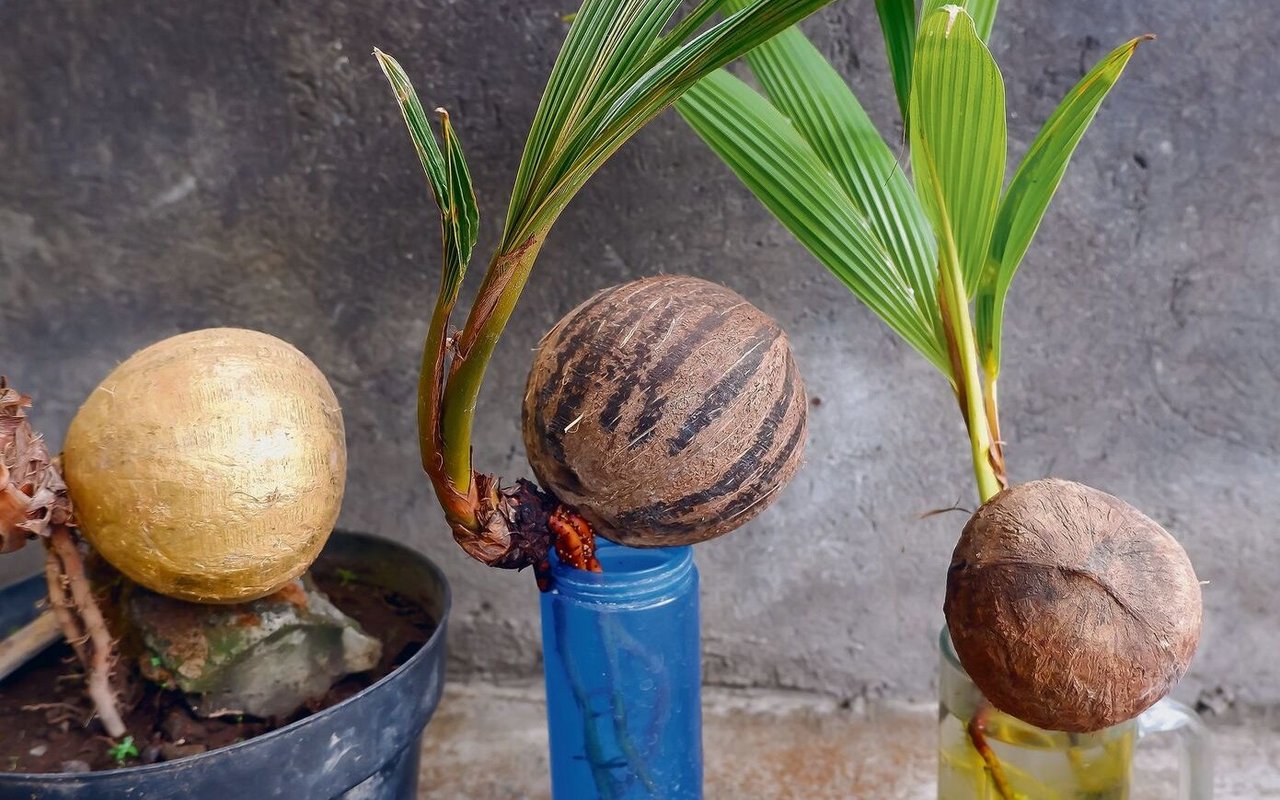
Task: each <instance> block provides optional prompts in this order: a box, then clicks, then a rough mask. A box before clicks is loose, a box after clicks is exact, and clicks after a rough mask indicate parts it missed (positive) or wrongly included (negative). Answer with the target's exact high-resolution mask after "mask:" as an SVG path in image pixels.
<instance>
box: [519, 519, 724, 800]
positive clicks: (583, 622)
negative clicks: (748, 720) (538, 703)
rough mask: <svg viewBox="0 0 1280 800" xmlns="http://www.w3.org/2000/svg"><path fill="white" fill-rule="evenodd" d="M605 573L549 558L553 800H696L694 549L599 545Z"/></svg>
mask: <svg viewBox="0 0 1280 800" xmlns="http://www.w3.org/2000/svg"><path fill="white" fill-rule="evenodd" d="M600 545H601V546H600V548H599V550H598V551H597V557H598V558H599V560H600V565H601V567H602V568H603V569H604V572H603V574H597V573H590V572H582V571H580V570H575V569H572V568H570V567H566V566H564V565H562V564H560V563H559V562H555V561H554V560H553V564H552V577H553V579H554V581H555V588H554V589H553V590H552V591H550V592H547V593H545V594H543V595H542V652H543V660H544V669H545V672H546V679H547V724H548V728H549V732H550V735H551V788H552V796H553V797H554V798H555V800H640V799H641V798H644V800H650V798H655V799H656V798H662V800H699V798H701V797H702V706H701V702H702V700H701V698H702V695H701V682H702V666H701V660H700V654H699V640H698V569H697V567H695V566H694V563H693V549H692V548H690V547H673V548H661V549H637V548H630V547H621V546H619V545H615V544H611V543H609V542H605V541H601V542H600Z"/></svg>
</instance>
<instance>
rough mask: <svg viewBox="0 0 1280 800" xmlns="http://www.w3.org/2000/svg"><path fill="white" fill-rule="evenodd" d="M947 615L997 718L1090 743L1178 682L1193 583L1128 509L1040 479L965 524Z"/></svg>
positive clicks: (1196, 593)
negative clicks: (1087, 736)
mask: <svg viewBox="0 0 1280 800" xmlns="http://www.w3.org/2000/svg"><path fill="white" fill-rule="evenodd" d="M945 611H946V616H947V627H948V629H949V630H950V632H951V639H952V641H953V643H954V644H955V650H956V655H957V656H959V658H960V663H961V664H963V665H964V668H965V671H966V672H968V673H969V677H970V678H972V679H973V682H974V683H975V684H976V685H977V686H978V688H979V689H981V690H982V693H983V694H984V695H986V697H987V698H988V699H989V700H990V701H991V702H992V704H994V705H995V706H996V708H998V709H1000V710H1001V711H1004V712H1006V713H1008V714H1012V715H1013V716H1015V717H1018V718H1020V719H1022V720H1025V721H1026V722H1029V723H1031V724H1032V725H1036V726H1038V727H1041V728H1046V729H1051V730H1062V731H1070V732H1076V733H1087V732H1090V731H1096V730H1100V729H1102V728H1106V727H1109V726H1111V725H1115V724H1117V723H1120V722H1123V721H1125V720H1127V719H1131V718H1133V717H1135V716H1137V715H1138V714H1139V713H1141V712H1142V711H1143V710H1144V709H1146V708H1147V707H1149V706H1150V705H1152V704H1153V703H1155V702H1156V701H1157V700H1159V699H1160V698H1162V697H1164V696H1165V695H1166V694H1168V693H1169V691H1170V690H1171V689H1172V688H1173V686H1174V684H1176V683H1177V682H1178V680H1179V679H1180V678H1181V677H1182V675H1183V674H1184V673H1185V672H1186V670H1187V667H1188V665H1189V664H1190V663H1191V657H1192V655H1193V654H1194V653H1195V649H1196V644H1197V643H1198V641H1199V638H1200V622H1201V599H1200V582H1199V581H1198V580H1197V579H1196V574H1195V571H1194V570H1193V569H1192V567H1191V561H1190V559H1188V558H1187V554H1186V552H1185V551H1183V549H1182V547H1181V546H1180V545H1179V544H1178V542H1177V541H1175V540H1174V538H1173V537H1172V536H1170V535H1169V534H1168V533H1167V532H1166V531H1165V530H1164V529H1163V528H1162V527H1160V525H1159V524H1157V523H1156V522H1154V521H1153V520H1151V519H1150V518H1149V517H1147V516H1146V515H1144V514H1143V513H1142V512H1140V511H1138V510H1137V509H1136V508H1134V507H1132V506H1130V505H1129V504H1128V503H1125V502H1124V501H1122V500H1119V499H1118V498H1115V497H1112V496H1111V495H1109V494H1107V493H1105V492H1101V491H1098V490H1097V489H1092V488H1090V487H1088V486H1083V485H1081V484H1078V483H1072V482H1069V481H1063V480H1053V479H1050V480H1040V481H1033V482H1031V483H1025V484H1022V485H1020V486H1014V487H1012V488H1010V489H1007V490H1005V491H1003V492H1001V493H999V494H997V495H996V496H995V497H993V498H992V499H991V500H990V501H988V502H987V503H986V504H985V505H983V506H982V508H980V509H979V510H978V512H977V513H976V514H974V516H973V518H972V519H970V520H969V523H968V525H966V526H965V529H964V533H963V534H962V535H961V537H960V543H959V544H958V545H957V546H956V549H955V554H954V555H953V556H952V560H951V568H950V571H949V572H948V574H947V594H946V605H945Z"/></svg>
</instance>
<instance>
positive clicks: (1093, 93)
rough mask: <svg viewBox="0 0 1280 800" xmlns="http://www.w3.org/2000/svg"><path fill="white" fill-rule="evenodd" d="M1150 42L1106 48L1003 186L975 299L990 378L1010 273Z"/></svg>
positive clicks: (996, 357) (995, 365)
mask: <svg viewBox="0 0 1280 800" xmlns="http://www.w3.org/2000/svg"><path fill="white" fill-rule="evenodd" d="M1151 38H1153V37H1151V36H1139V37H1138V38H1136V39H1132V40H1130V41H1128V42H1125V43H1124V44H1122V45H1120V46H1119V47H1117V48H1116V49H1115V50H1112V51H1111V53H1110V54H1108V55H1107V56H1106V57H1105V58H1103V59H1102V60H1101V61H1100V62H1098V64H1097V65H1096V66H1094V68H1093V69H1091V70H1090V71H1089V72H1088V74H1086V75H1085V76H1084V77H1083V78H1082V79H1081V80H1080V82H1079V83H1077V84H1076V85H1075V87H1073V88H1072V89H1071V91H1070V92H1068V93H1067V96H1066V97H1064V98H1063V100H1062V102H1061V103H1060V104H1059V105H1058V107H1057V109H1056V110H1055V111H1054V112H1053V114H1052V115H1051V116H1050V117H1049V119H1048V121H1046V122H1045V124H1044V126H1043V127H1042V128H1041V129H1040V132H1039V133H1038V134H1036V138H1035V141H1033V142H1032V143H1031V148H1030V149H1029V150H1027V154H1026V156H1025V157H1023V159H1022V163H1021V164H1019V165H1018V169H1017V171H1016V172H1015V173H1014V175H1013V179H1012V180H1011V181H1010V182H1009V188H1008V189H1007V190H1006V191H1005V194H1004V199H1003V200H1002V201H1001V203H1000V210H999V214H998V216H997V217H996V223H995V229H994V231H993V233H992V237H991V249H990V258H989V261H988V262H987V266H986V269H985V270H984V272H983V274H982V280H981V282H980V284H979V287H978V294H977V297H976V299H975V312H976V321H975V322H976V325H977V333H978V346H979V349H980V351H981V353H982V357H983V363H984V365H985V367H986V369H987V370H988V372H990V373H992V374H994V373H995V372H997V371H998V370H999V366H1000V333H1001V325H1002V320H1003V316H1004V301H1005V297H1006V295H1007V294H1008V292H1009V284H1010V283H1011V282H1012V281H1013V276H1014V273H1016V272H1017V271H1018V265H1019V264H1021V263H1022V257H1023V256H1024V255H1025V254H1026V252H1027V248H1028V247H1029V246H1030V245H1031V240H1032V238H1034V237H1035V234H1036V230H1037V229H1038V228H1039V227H1040V221H1041V220H1042V219H1043V218H1044V213H1045V210H1046V209H1048V207H1049V202H1050V200H1052V199H1053V195H1054V193H1055V192H1056V191H1057V189H1058V184H1059V183H1060V182H1061V181H1062V176H1063V174H1064V173H1065V172H1066V170H1067V165H1068V164H1069V163H1070V162H1071V156H1072V154H1073V153H1074V152H1075V149H1076V145H1077V144H1079V142H1080V139H1081V137H1083V136H1084V132H1085V131H1086V130H1088V128H1089V124H1090V123H1091V122H1093V118H1094V116H1095V115H1096V114H1097V113H1098V108H1099V107H1100V106H1101V105H1102V101H1103V100H1105V99H1106V97H1107V95H1108V94H1109V93H1110V92H1111V87H1113V86H1115V84H1116V82H1117V81H1118V80H1119V79H1120V75H1121V73H1123V72H1124V68H1125V66H1126V65H1128V63H1129V59H1130V58H1131V57H1132V56H1133V54H1134V51H1136V50H1137V49H1138V45H1139V44H1141V43H1142V42H1144V41H1147V40H1148V39H1151Z"/></svg>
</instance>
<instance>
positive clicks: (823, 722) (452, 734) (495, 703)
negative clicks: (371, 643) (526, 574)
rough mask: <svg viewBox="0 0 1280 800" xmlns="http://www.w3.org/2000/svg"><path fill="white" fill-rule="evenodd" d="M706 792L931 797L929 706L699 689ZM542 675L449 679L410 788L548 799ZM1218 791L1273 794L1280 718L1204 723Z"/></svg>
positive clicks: (813, 799) (1143, 766) (1147, 799)
mask: <svg viewBox="0 0 1280 800" xmlns="http://www.w3.org/2000/svg"><path fill="white" fill-rule="evenodd" d="M703 701H704V715H703V727H704V736H703V742H704V749H705V751H706V796H707V797H708V798H709V799H710V800H720V799H721V798H731V799H732V800H740V799H743V800H745V799H747V798H760V799H761V800H791V799H792V798H794V799H795V800H800V799H801V798H803V800H827V799H828V798H831V799H832V800H835V799H836V798H839V800H850V799H851V798H867V799H872V798H873V799H874V800H934V798H935V791H936V790H935V788H934V787H935V785H934V772H935V764H936V758H937V755H936V752H935V750H934V745H935V739H936V731H935V727H934V725H935V722H934V721H935V719H936V716H935V714H936V712H935V710H934V708H933V707H932V706H927V705H883V706H874V707H854V708H844V707H841V706H840V705H838V704H837V703H836V702H835V701H833V700H831V699H828V698H823V697H818V696H813V695H806V694H798V693H783V692H761V691H741V690H728V689H718V688H708V689H706V690H705V691H704V697H703ZM543 703H544V700H543V693H542V687H541V685H540V684H520V685H502V686H495V685H491V684H480V683H471V684H458V683H455V684H453V685H451V686H450V687H449V688H448V689H447V691H446V692H445V698H444V701H443V703H442V704H441V706H440V709H439V711H438V712H437V713H436V716H435V718H434V719H433V720H432V722H431V725H430V726H429V727H428V728H427V735H426V740H425V743H424V745H423V748H424V749H423V760H422V783H421V785H422V789H421V792H420V794H419V798H420V800H549V798H550V796H551V795H550V791H549V788H548V785H547V784H548V780H547V754H546V749H547V735H546V729H545V724H546V723H545V718H544V716H543ZM1214 747H1215V759H1216V760H1215V776H1216V780H1215V792H1214V797H1215V798H1216V800H1271V799H1272V798H1277V799H1280V721H1278V720H1276V719H1275V718H1274V716H1273V717H1272V718H1270V719H1263V718H1253V719H1241V720H1238V721H1235V722H1233V723H1231V724H1226V723H1217V724H1215V725H1214ZM1171 765H1172V755H1171V754H1170V753H1169V752H1161V751H1160V750H1159V749H1156V750H1155V751H1154V752H1152V753H1151V754H1149V755H1146V756H1142V757H1140V760H1139V762H1138V777H1137V778H1136V779H1135V790H1134V797H1133V799H1132V800H1173V799H1174V797H1175V795H1176V792H1175V791H1174V790H1173V789H1172V788H1171V783H1170V781H1171V778H1172V771H1171V769H1170V766H1171Z"/></svg>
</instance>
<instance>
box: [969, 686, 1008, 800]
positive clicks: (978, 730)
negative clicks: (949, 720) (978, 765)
mask: <svg viewBox="0 0 1280 800" xmlns="http://www.w3.org/2000/svg"><path fill="white" fill-rule="evenodd" d="M990 713H991V704H990V703H986V702H984V703H983V704H982V705H980V706H979V707H978V710H977V711H975V712H974V714H973V716H972V717H971V718H970V719H969V725H968V726H967V730H968V732H969V741H971V742H973V749H974V750H977V751H978V755H980V756H982V760H983V761H984V762H986V765H987V772H989V773H991V782H992V783H993V784H995V787H996V793H997V794H999V795H1000V798H1001V800H1015V798H1016V795H1014V793H1013V787H1011V786H1010V785H1009V778H1008V776H1006V775H1005V774H1004V766H1003V765H1002V764H1001V763H1000V759H999V758H997V757H996V751H995V750H992V749H991V744H990V743H989V742H988V741H987V715H988V714H990Z"/></svg>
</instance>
